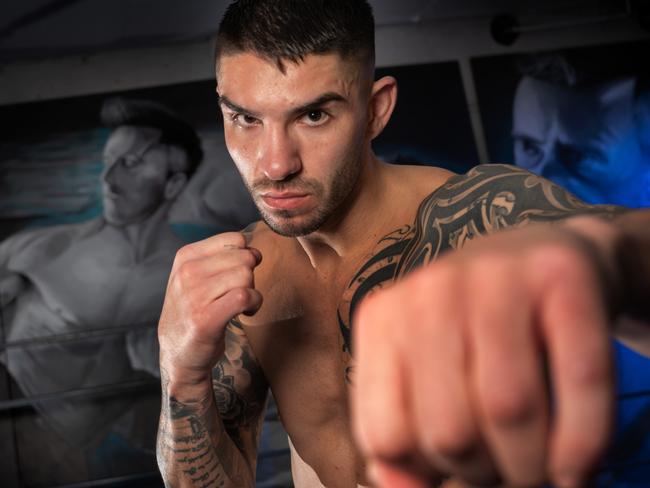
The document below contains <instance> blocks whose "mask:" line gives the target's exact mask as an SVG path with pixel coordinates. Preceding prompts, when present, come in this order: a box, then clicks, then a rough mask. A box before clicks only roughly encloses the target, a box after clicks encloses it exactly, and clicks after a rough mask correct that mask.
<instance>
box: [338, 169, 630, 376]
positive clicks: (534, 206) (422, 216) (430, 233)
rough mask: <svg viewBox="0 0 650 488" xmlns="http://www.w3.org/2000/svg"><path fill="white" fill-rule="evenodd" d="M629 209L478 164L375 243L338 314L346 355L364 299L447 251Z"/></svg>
mask: <svg viewBox="0 0 650 488" xmlns="http://www.w3.org/2000/svg"><path fill="white" fill-rule="evenodd" d="M625 210H626V209H624V208H622V207H615V206H611V205H589V204H586V203H584V202H582V201H581V200H579V199H577V198H576V197H575V196H573V195H572V194H570V193H569V192H567V191H566V190H564V189H563V188H561V187H559V186H558V185H556V184H554V183H552V182H550V181H549V180H546V179H544V178H542V177H540V176H537V175H534V174H532V173H529V172H528V171H525V170H522V169H520V168H517V167H513V166H508V165H502V164H491V165H480V166H476V167H475V168H473V169H472V170H470V171H469V172H468V173H467V174H464V175H457V176H454V177H452V178H450V179H449V180H448V181H447V182H446V183H445V184H444V185H442V186H441V187H440V188H438V189H436V190H435V191H434V192H433V193H431V194H430V195H428V196H427V197H426V198H425V199H424V200H423V201H422V203H421V204H420V207H419V208H418V211H417V214H416V217H415V220H414V222H413V223H412V224H411V225H408V226H405V227H404V228H403V229H400V230H398V231H395V232H393V233H391V234H389V235H387V236H386V237H384V238H383V239H382V240H381V241H380V242H379V243H378V244H377V246H376V248H375V250H374V251H373V253H372V256H371V257H370V258H369V259H368V260H367V261H366V263H365V264H364V265H363V266H362V267H361V268H360V270H359V272H358V273H357V274H356V275H355V276H354V277H353V279H352V280H351V281H350V283H349V285H348V288H347V290H346V291H345V293H344V296H343V299H342V301H341V304H340V305H339V309H338V322H339V328H340V331H341V335H342V339H343V352H344V354H345V355H347V356H348V357H349V355H351V354H352V344H351V341H350V337H351V330H350V324H351V317H352V315H353V313H354V309H355V308H356V306H357V305H358V303H359V302H360V300H361V299H362V298H363V297H364V296H365V295H366V294H367V293H369V292H371V291H372V290H375V289H378V288H381V287H382V286H385V285H386V284H388V283H391V282H393V281H395V280H398V279H400V278H402V277H403V276H405V275H407V274H408V273H410V272H411V271H413V270H415V269H417V268H419V267H420V266H423V265H425V264H427V263H429V262H431V261H433V260H434V259H436V258H438V257H439V256H440V255H441V254H442V253H443V252H445V251H447V250H450V249H459V248H462V247H463V246H464V245H465V244H466V243H467V242H468V241H470V240H472V239H474V238H476V237H478V236H481V235H487V234H492V233H494V232H497V231H499V230H502V229H506V228H511V227H521V226H525V225H528V224H531V223H535V222H558V221H561V220H563V219H566V218H568V217H572V216H576V215H586V214H591V215H597V216H601V217H604V218H612V217H614V216H615V215H617V214H620V213H622V212H623V211H625ZM346 376H347V375H346Z"/></svg>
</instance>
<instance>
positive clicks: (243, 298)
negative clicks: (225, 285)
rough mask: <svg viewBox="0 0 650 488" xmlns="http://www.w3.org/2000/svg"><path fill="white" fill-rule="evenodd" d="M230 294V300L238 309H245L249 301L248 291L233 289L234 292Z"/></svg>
mask: <svg viewBox="0 0 650 488" xmlns="http://www.w3.org/2000/svg"><path fill="white" fill-rule="evenodd" d="M231 293H232V300H233V302H234V303H235V306H236V307H237V308H238V309H242V308H245V307H246V306H247V305H248V303H249V301H250V295H249V293H248V290H246V288H235V289H234V290H232V291H231Z"/></svg>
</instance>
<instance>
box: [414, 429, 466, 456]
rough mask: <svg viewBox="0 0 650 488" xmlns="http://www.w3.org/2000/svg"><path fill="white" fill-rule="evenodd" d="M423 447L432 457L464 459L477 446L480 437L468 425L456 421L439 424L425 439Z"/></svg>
mask: <svg viewBox="0 0 650 488" xmlns="http://www.w3.org/2000/svg"><path fill="white" fill-rule="evenodd" d="M423 444H424V445H423V448H424V451H425V453H426V454H428V455H429V456H430V457H437V456H442V457H444V458H447V459H463V458H466V457H468V456H469V455H471V454H472V453H473V452H474V451H475V450H476V448H477V444H478V437H477V435H476V434H475V433H473V432H472V431H471V430H470V429H469V428H468V427H467V426H465V425H461V424H459V423H456V422H445V423H444V425H443V424H441V425H437V426H436V428H435V429H434V430H433V431H432V432H430V433H429V435H428V436H427V437H426V438H425V439H424V440H423Z"/></svg>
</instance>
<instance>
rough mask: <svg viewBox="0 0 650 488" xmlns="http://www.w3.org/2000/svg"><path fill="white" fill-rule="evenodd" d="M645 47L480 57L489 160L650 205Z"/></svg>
mask: <svg viewBox="0 0 650 488" xmlns="http://www.w3.org/2000/svg"><path fill="white" fill-rule="evenodd" d="M644 46H645V48H647V47H648V46H647V43H645V44H644V43H637V44H632V45H621V46H606V47H590V48H581V49H576V50H567V51H558V52H545V53H536V54H526V55H517V56H501V57H493V58H481V59H476V60H474V61H473V67H474V70H475V74H476V78H477V80H476V81H477V90H478V92H479V101H480V103H481V110H482V115H483V120H484V124H485V126H486V133H487V135H488V147H489V150H490V156H491V158H492V159H493V160H494V159H498V160H505V161H509V162H514V163H515V164H517V165H519V166H521V167H523V168H526V169H528V170H530V171H532V172H535V173H537V174H540V175H542V176H545V177H547V178H549V179H551V180H553V181H555V182H556V183H558V184H560V185H561V186H564V187H565V188H567V189H569V190H570V191H572V192H573V193H574V194H576V195H577V196H578V197H579V198H581V199H583V200H585V201H588V202H590V203H614V204H620V205H625V206H630V207H641V206H646V205H648V204H650V133H649V130H650V118H649V117H650V86H649V85H648V68H647V66H646V64H644V63H640V62H638V61H639V60H640V59H641V57H640V53H641V51H642V50H643V49H644ZM495 87H496V89H495ZM488 92H489V93H490V96H488ZM495 95H496V96H495Z"/></svg>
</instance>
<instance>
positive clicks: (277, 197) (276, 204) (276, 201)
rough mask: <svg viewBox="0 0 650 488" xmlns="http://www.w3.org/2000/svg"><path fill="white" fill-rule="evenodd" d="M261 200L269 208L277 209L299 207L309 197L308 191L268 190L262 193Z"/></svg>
mask: <svg viewBox="0 0 650 488" xmlns="http://www.w3.org/2000/svg"><path fill="white" fill-rule="evenodd" d="M261 196H262V200H264V203H265V204H266V205H267V206H268V207H271V208H275V209H278V210H292V209H295V208H297V207H300V206H301V205H302V204H304V203H305V202H306V201H307V199H308V198H309V194H308V193H291V192H282V193H281V192H268V193H264V194H263V195H261Z"/></svg>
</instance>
